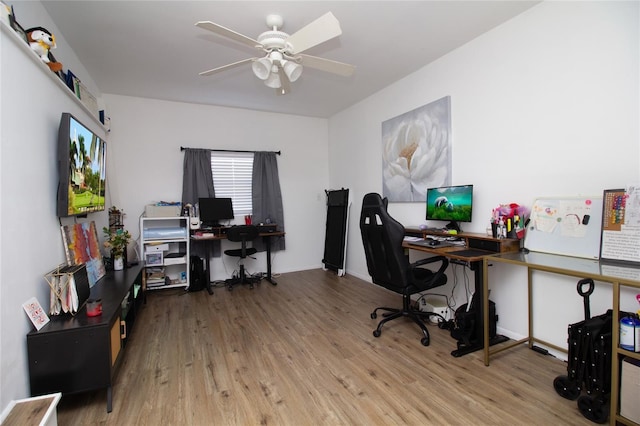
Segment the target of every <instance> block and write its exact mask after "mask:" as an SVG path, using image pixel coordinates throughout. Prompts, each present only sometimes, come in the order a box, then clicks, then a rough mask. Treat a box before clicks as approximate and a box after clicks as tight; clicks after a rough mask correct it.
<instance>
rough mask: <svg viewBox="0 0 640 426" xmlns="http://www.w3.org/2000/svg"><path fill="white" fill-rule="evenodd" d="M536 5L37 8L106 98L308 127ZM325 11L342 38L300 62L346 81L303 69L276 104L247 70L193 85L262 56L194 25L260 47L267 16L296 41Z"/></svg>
mask: <svg viewBox="0 0 640 426" xmlns="http://www.w3.org/2000/svg"><path fill="white" fill-rule="evenodd" d="M536 3H538V1H483V0H473V1H451V0H449V1H288V2H269V1H164V2H162V1H148V0H147V1H54V0H44V1H43V4H44V7H45V8H46V10H47V11H48V13H49V14H50V15H51V18H52V19H53V21H54V22H55V23H56V25H57V27H58V28H59V31H60V32H61V33H62V36H63V37H64V39H65V40H66V42H67V43H68V44H69V45H70V47H71V49H73V51H74V52H75V53H76V54H77V55H78V57H79V58H80V60H81V61H82V63H83V65H84V66H85V68H86V69H87V71H88V72H89V74H90V76H91V78H92V79H93V80H94V81H95V83H96V85H97V86H98V88H99V89H100V91H101V92H103V93H112V94H120V95H129V96H138V97H145V98H155V99H163V100H170V101H180V102H190V103H197V104H211V105H221V106H229V107H239V108H249V109H255V110H261V111H272V112H279V113H287V114H297V115H305V116H312V117H330V116H331V115H333V114H335V113H337V112H339V111H341V110H343V109H345V108H347V107H349V106H351V105H353V104H355V103H357V102H359V101H361V100H363V99H365V98H367V97H368V96H370V95H372V94H373V93H375V92H377V91H379V90H380V89H382V88H384V87H386V86H388V85H389V84H391V83H393V82H394V81H397V80H399V79H401V78H402V77H404V76H406V75H408V74H410V73H412V72H414V71H416V70H418V69H420V68H422V67H423V66H425V65H426V64H429V63H430V62H433V61H434V60H436V59H438V58H439V57H441V56H443V55H445V54H446V53H448V52H450V51H452V50H453V49H456V48H457V47H459V46H461V45H463V44H465V43H467V42H469V41H470V40H472V39H474V38H476V37H477V36H479V35H480V34H482V33H485V32H486V31H488V30H490V29H491V28H493V27H495V26H497V25H500V24H501V23H503V22H505V21H507V20H509V19H511V18H512V17H514V16H516V15H518V14H519V13H521V12H523V11H524V10H526V9H528V8H530V7H532V6H533V5H535V4H536ZM328 11H331V12H333V14H334V15H335V16H336V18H337V19H338V20H339V21H340V25H341V28H342V35H341V36H340V37H337V38H335V39H333V40H330V41H328V42H326V43H323V44H321V45H319V46H316V47H314V48H311V49H309V50H308V51H306V52H305V53H307V54H310V55H314V56H321V57H324V58H327V59H332V60H335V61H340V62H347V63H350V64H353V65H355V66H356V67H357V68H356V71H355V74H354V75H353V76H351V77H340V76H337V75H333V74H328V73H326V72H322V71H318V70H314V69H310V68H305V69H304V72H303V74H302V77H300V79H299V80H298V81H296V82H295V83H292V85H291V86H292V87H291V88H292V91H291V93H289V94H287V95H285V96H276V94H275V93H274V90H273V89H270V88H268V87H266V86H265V85H264V84H263V82H262V81H260V80H258V79H257V78H256V77H255V76H254V75H253V73H252V71H251V66H250V64H246V66H243V67H240V68H234V69H231V70H228V71H225V72H223V73H219V74H215V75H211V76H207V77H202V76H199V75H198V73H199V72H201V71H205V70H209V69H211V68H215V67H218V66H222V65H226V64H228V63H232V62H236V61H239V60H242V59H246V58H250V57H253V56H255V55H256V53H258V51H256V50H255V49H252V48H250V47H247V46H245V45H241V44H239V43H236V42H233V41H230V40H227V39H225V38H223V37H220V36H217V35H215V34H213V33H210V32H208V31H205V30H203V29H200V28H198V27H196V26H195V25H194V24H195V23H196V22H197V21H213V22H215V23H217V24H220V25H223V26H225V27H227V28H229V29H232V30H234V31H236V32H239V33H241V34H244V35H247V36H249V37H251V38H257V36H258V35H259V34H260V33H262V32H264V31H266V30H267V29H268V28H267V26H266V23H265V18H266V16H267V15H268V14H273V13H275V14H279V15H281V16H282V17H283V18H284V26H283V28H282V30H283V31H285V32H287V33H289V34H293V33H295V32H296V31H297V30H298V29H300V28H302V27H303V26H305V25H306V24H308V23H310V22H311V21H313V20H315V19H316V18H318V17H320V16H321V15H323V14H325V13H326V12H328ZM54 54H55V52H54ZM59 59H60V58H59ZM62 62H64V61H62Z"/></svg>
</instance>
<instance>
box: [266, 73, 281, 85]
mask: <svg viewBox="0 0 640 426" xmlns="http://www.w3.org/2000/svg"><path fill="white" fill-rule="evenodd" d="M264 84H265V85H266V86H267V87H271V88H272V89H279V88H280V87H281V86H282V83H281V82H280V76H279V75H278V73H277V72H272V73H271V74H270V75H269V77H268V78H267V79H266V80H265V81H264Z"/></svg>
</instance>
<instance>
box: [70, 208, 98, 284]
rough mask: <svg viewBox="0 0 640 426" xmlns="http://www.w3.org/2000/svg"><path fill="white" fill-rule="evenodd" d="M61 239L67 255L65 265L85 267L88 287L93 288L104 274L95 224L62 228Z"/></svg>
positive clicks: (78, 224)
mask: <svg viewBox="0 0 640 426" xmlns="http://www.w3.org/2000/svg"><path fill="white" fill-rule="evenodd" d="M62 239H63V241H64V248H65V252H66V255H67V264H68V265H79V264H82V263H84V264H85V265H86V266H87V276H88V277H89V286H90V287H93V285H94V284H95V283H96V282H98V280H99V279H100V278H102V277H103V276H104V274H105V268H104V263H103V262H102V253H100V245H99V244H98V232H97V230H96V224H95V222H93V221H91V222H84V223H74V224H73V225H64V226H62Z"/></svg>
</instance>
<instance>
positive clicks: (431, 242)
mask: <svg viewBox="0 0 640 426" xmlns="http://www.w3.org/2000/svg"><path fill="white" fill-rule="evenodd" d="M429 245H430V246H437V245H440V241H438V240H431V241H429Z"/></svg>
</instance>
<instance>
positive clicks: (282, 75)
mask: <svg viewBox="0 0 640 426" xmlns="http://www.w3.org/2000/svg"><path fill="white" fill-rule="evenodd" d="M282 24H283V20H282V17H281V16H279V15H268V16H267V26H268V27H269V28H271V29H270V30H269V31H265V32H263V33H262V34H260V35H259V36H258V39H257V40H254V39H252V38H251V37H247V36H245V35H242V34H240V33H237V32H235V31H233V30H230V29H228V28H226V27H223V26H222V25H219V24H215V23H213V22H210V21H200V22H196V26H198V27H200V28H202V29H205V30H208V31H211V32H213V33H216V34H218V35H220V36H223V37H227V38H229V39H231V40H234V41H237V42H240V43H242V44H245V45H247V46H250V47H253V48H256V49H258V50H260V51H262V52H263V56H261V57H259V58H257V57H254V58H248V59H243V60H242V61H238V62H234V63H231V64H228V65H224V66H221V67H217V68H213V69H210V70H208V71H203V72H201V73H200V75H211V74H216V73H218V72H222V71H226V70H228V69H231V68H235V67H238V66H242V65H244V64H246V63H249V62H251V68H252V69H253V73H254V74H255V76H256V77H258V78H259V79H260V80H263V81H264V84H265V85H266V86H267V87H271V88H273V89H276V93H277V94H278V95H284V94H286V93H288V92H289V91H290V90H291V86H290V83H293V82H294V81H296V80H297V79H298V78H300V75H302V68H303V66H306V67H309V68H315V69H318V70H321V71H326V72H330V73H333V74H338V75H342V76H350V75H351V74H353V71H354V70H355V66H353V65H349V64H345V63H343V62H337V61H332V60H330V59H324V58H320V57H318V56H310V55H305V54H302V52H304V51H306V50H307V49H310V48H312V47H314V46H317V45H319V44H321V43H324V42H325V41H328V40H331V39H332V38H335V37H337V36H339V35H340V34H342V30H341V29H340V23H339V22H338V20H337V19H336V17H335V16H334V15H333V13H331V12H327V13H326V14H324V15H322V16H321V17H320V18H318V19H316V20H315V21H313V22H311V23H310V24H308V25H306V26H304V27H303V28H301V29H300V30H298V31H297V32H295V33H294V34H292V35H289V34H287V33H285V32H282V31H280V28H282Z"/></svg>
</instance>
